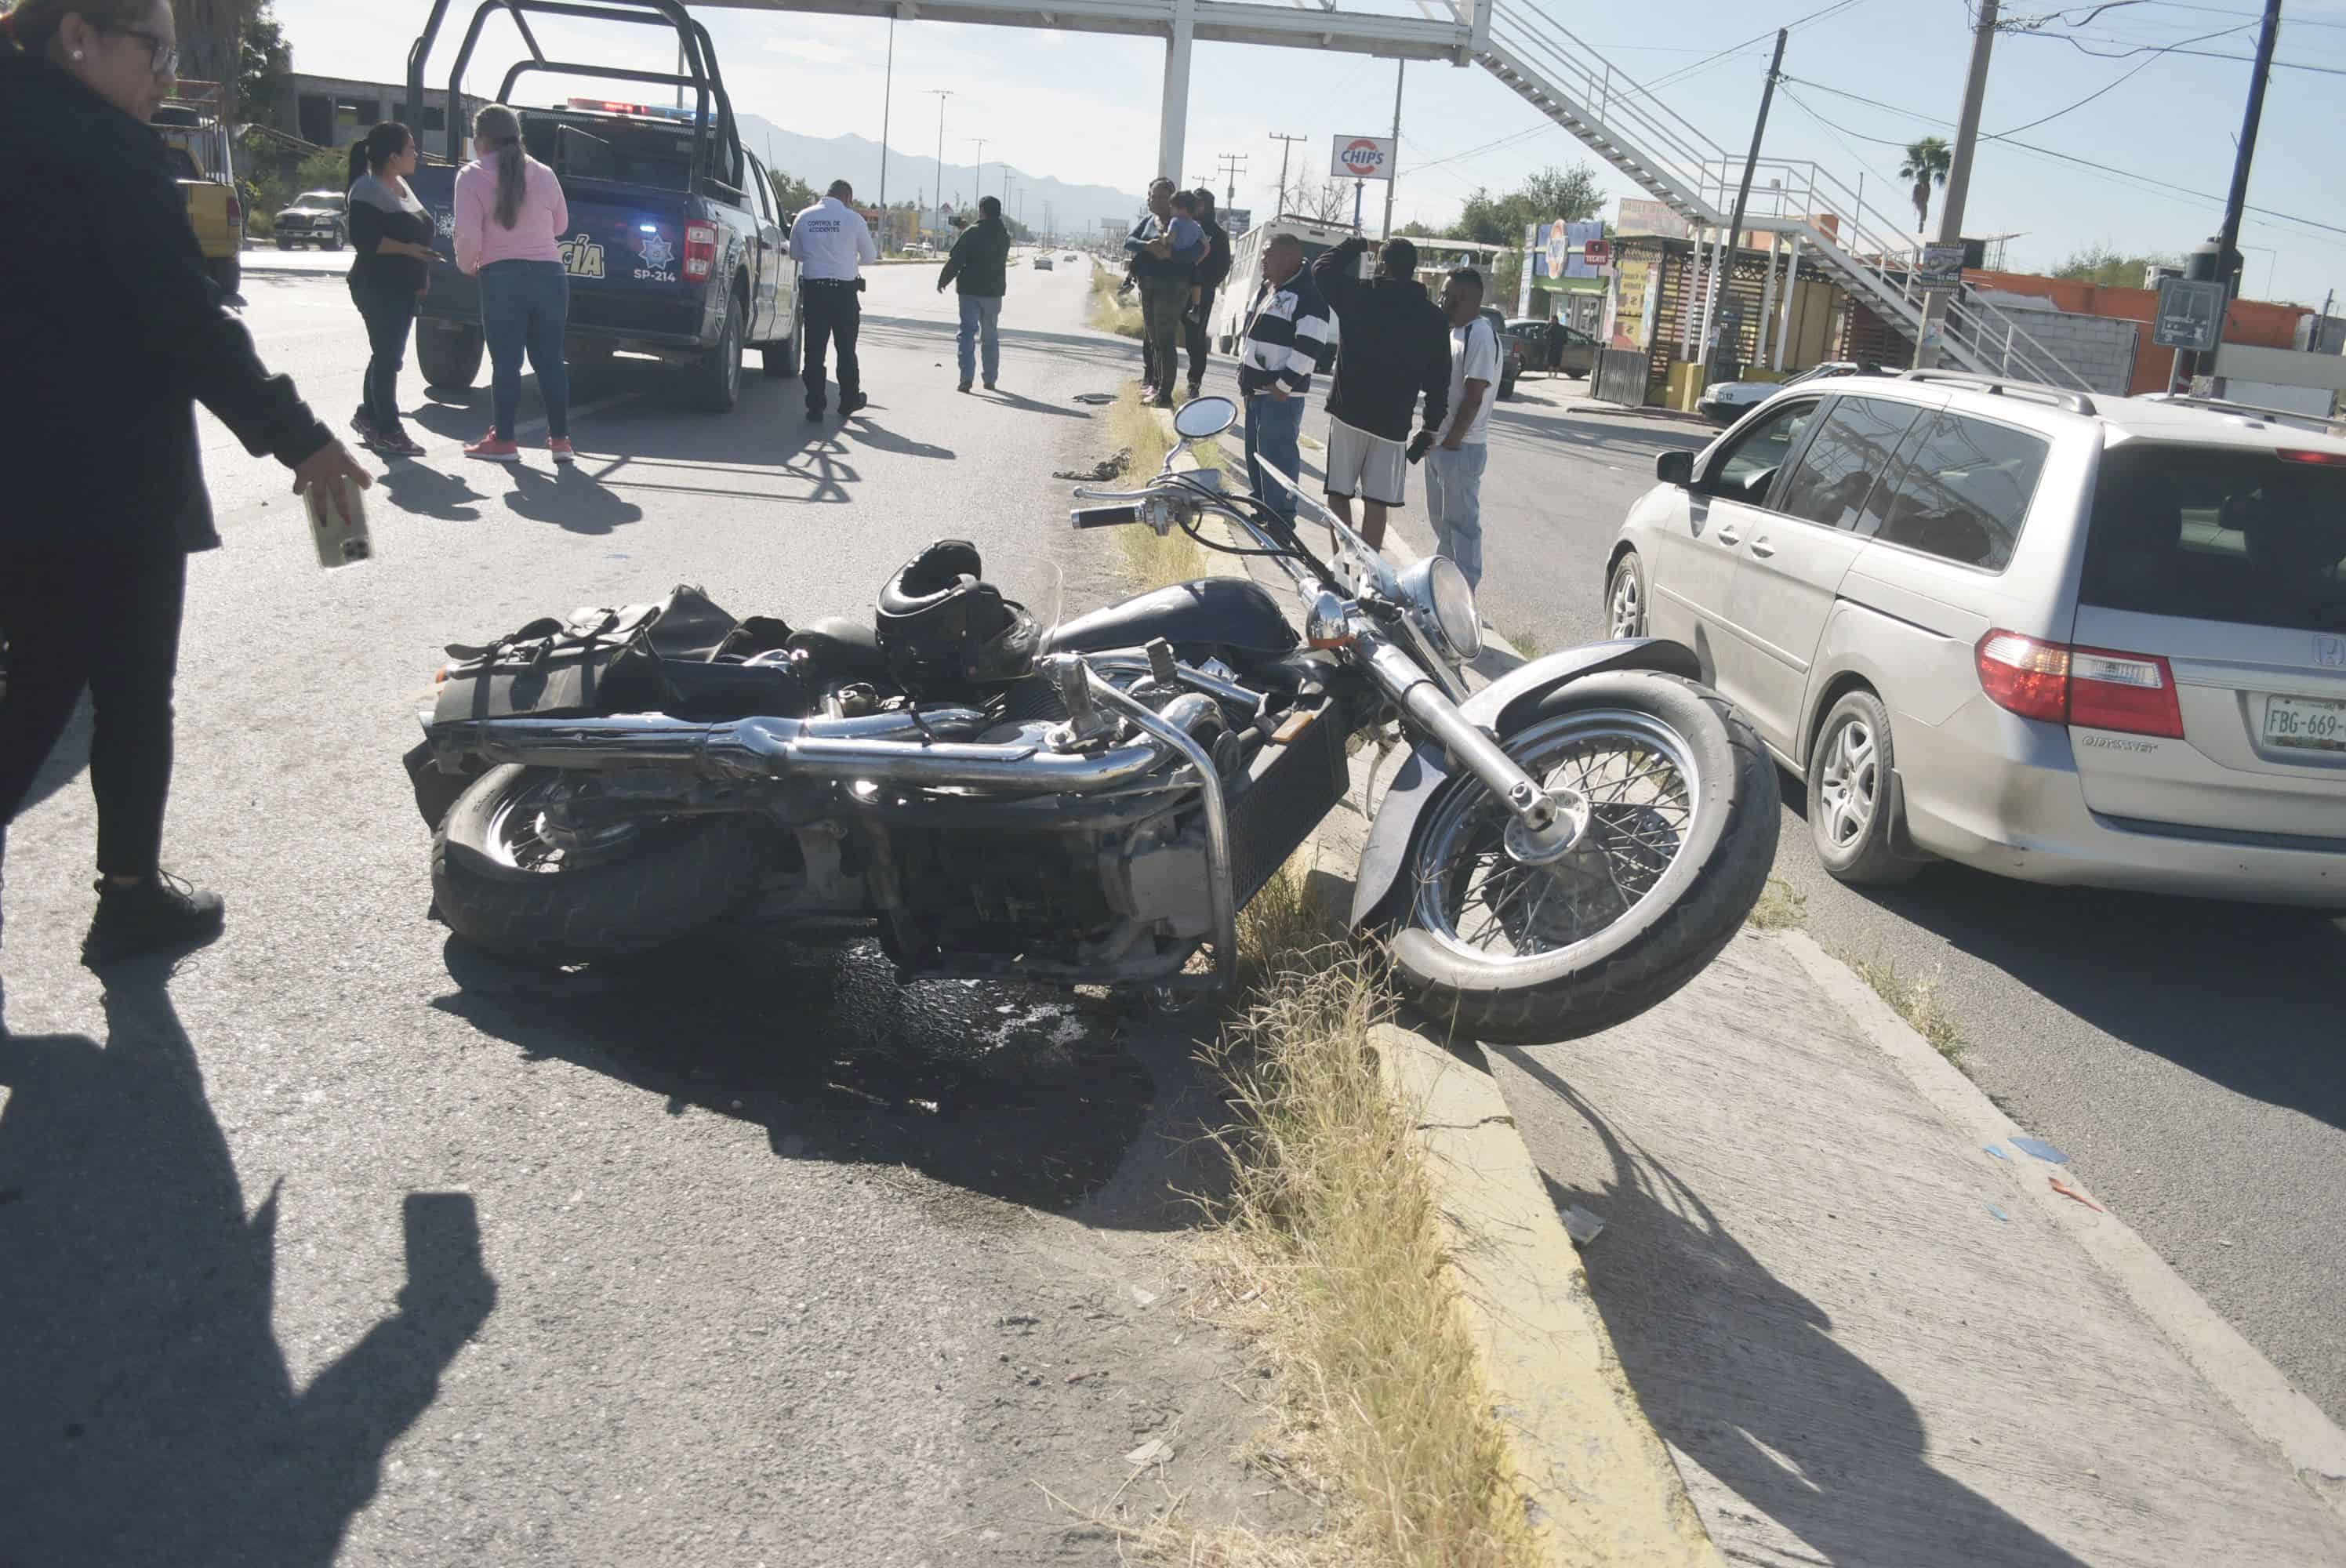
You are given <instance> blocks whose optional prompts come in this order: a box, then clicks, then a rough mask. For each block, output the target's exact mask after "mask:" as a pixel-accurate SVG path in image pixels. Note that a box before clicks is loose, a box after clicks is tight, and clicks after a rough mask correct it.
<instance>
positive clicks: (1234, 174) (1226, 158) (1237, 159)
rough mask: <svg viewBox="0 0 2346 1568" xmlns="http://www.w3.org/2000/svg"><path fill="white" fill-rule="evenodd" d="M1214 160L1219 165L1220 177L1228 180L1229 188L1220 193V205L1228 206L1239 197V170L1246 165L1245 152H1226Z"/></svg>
mask: <svg viewBox="0 0 2346 1568" xmlns="http://www.w3.org/2000/svg"><path fill="white" fill-rule="evenodd" d="M1214 161H1215V162H1216V163H1218V164H1219V165H1221V172H1222V178H1225V179H1227V180H1229V188H1228V189H1226V190H1225V191H1224V192H1223V193H1222V205H1223V206H1225V207H1228V206H1230V205H1232V204H1234V203H1235V202H1236V201H1237V200H1238V199H1239V170H1240V169H1242V168H1245V167H1246V161H1247V160H1246V154H1244V153H1242V152H1239V153H1230V152H1226V153H1223V154H1222V155H1221V156H1220V157H1219V158H1215V159H1214Z"/></svg>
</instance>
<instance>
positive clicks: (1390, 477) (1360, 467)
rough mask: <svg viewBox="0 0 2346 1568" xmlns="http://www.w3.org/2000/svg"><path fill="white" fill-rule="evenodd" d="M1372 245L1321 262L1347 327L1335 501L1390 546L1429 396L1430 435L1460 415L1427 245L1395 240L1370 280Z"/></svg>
mask: <svg viewBox="0 0 2346 1568" xmlns="http://www.w3.org/2000/svg"><path fill="white" fill-rule="evenodd" d="M1368 248H1369V242H1368V240H1367V239H1362V238H1360V237H1358V236H1355V237H1354V238H1352V239H1347V240H1345V241H1344V242H1343V243H1342V244H1341V245H1339V246H1337V247H1336V248H1335V249H1332V250H1330V251H1328V252H1326V253H1325V254H1324V255H1322V256H1321V258H1320V259H1319V260H1317V261H1314V262H1313V263H1312V264H1311V275H1312V278H1313V280H1315V281H1317V282H1318V283H1319V285H1320V292H1321V297H1322V298H1324V299H1325V300H1327V301H1328V308H1329V309H1330V310H1331V311H1334V312H1335V315H1336V321H1337V325H1338V327H1339V329H1340V331H1339V333H1338V337H1337V343H1336V375H1335V379H1334V381H1333V382H1331V383H1330V385H1329V389H1328V503H1329V506H1330V508H1331V510H1332V511H1334V513H1335V514H1336V515H1337V516H1339V517H1341V518H1342V519H1343V520H1344V521H1345V522H1346V523H1350V522H1352V497H1353V496H1355V495H1357V496H1359V497H1360V498H1361V503H1362V506H1361V511H1362V518H1361V537H1362V538H1363V539H1366V540H1367V541H1368V542H1369V543H1370V544H1372V545H1377V546H1379V547H1382V545H1383V544H1384V539H1385V514H1386V513H1387V512H1388V511H1390V510H1391V509H1392V508H1393V507H1395V506H1398V505H1400V504H1402V496H1403V492H1404V489H1405V484H1404V481H1405V479H1406V477H1407V474H1408V464H1407V456H1408V453H1407V449H1406V448H1405V446H1404V445H1403V443H1405V442H1407V441H1408V440H1409V416H1410V413H1411V412H1412V410H1413V408H1414V407H1415V406H1416V403H1417V400H1418V396H1419V394H1420V393H1423V394H1424V397H1425V423H1424V426H1423V431H1424V433H1425V438H1426V439H1427V440H1428V441H1431V440H1432V434H1433V432H1434V431H1435V430H1438V429H1440V428H1441V425H1442V420H1443V415H1444V414H1446V413H1447V412H1449V410H1450V323H1449V321H1447V320H1446V319H1445V318H1444V317H1443V314H1442V308H1441V307H1440V306H1438V305H1436V304H1435V303H1434V302H1433V300H1431V299H1429V298H1427V297H1426V292H1425V285H1424V284H1423V283H1421V282H1419V281H1418V280H1417V276H1416V274H1417V247H1416V246H1414V245H1412V244H1411V243H1410V242H1409V241H1408V240H1406V239H1388V240H1386V241H1385V244H1384V249H1382V250H1381V251H1379V252H1378V253H1377V275H1376V276H1375V277H1374V278H1372V279H1370V280H1368V281H1367V282H1365V283H1364V282H1362V280H1361V257H1362V253H1363V252H1365V251H1366V250H1367V249H1368Z"/></svg>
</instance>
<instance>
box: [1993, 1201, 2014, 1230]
mask: <svg viewBox="0 0 2346 1568" xmlns="http://www.w3.org/2000/svg"><path fill="white" fill-rule="evenodd" d="M1987 1211H1988V1213H1990V1214H1992V1215H1994V1216H1995V1217H1996V1218H1998V1219H2000V1220H2002V1221H2004V1223H2005V1224H2006V1225H2010V1224H2011V1223H2012V1216H2010V1215H2008V1214H2006V1213H2004V1210H2002V1209H2000V1208H1998V1207H1995V1205H1994V1204H1990V1205H1988V1206H1987Z"/></svg>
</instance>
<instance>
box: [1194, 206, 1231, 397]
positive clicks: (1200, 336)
mask: <svg viewBox="0 0 2346 1568" xmlns="http://www.w3.org/2000/svg"><path fill="white" fill-rule="evenodd" d="M1197 197H1198V227H1199V228H1200V229H1204V230H1205V231H1206V253H1205V255H1204V256H1202V257H1200V258H1199V261H1198V265H1197V269H1196V270H1195V271H1194V272H1192V273H1191V275H1190V283H1191V285H1192V290H1193V291H1192V293H1191V295H1190V301H1189V315H1188V321H1185V322H1184V323H1183V332H1184V334H1185V335H1186V336H1187V337H1188V341H1189V395H1190V396H1191V397H1193V398H1194V397H1196V396H1198V395H1199V393H1201V392H1204V391H1205V390H1206V349H1207V324H1208V323H1209V322H1210V321H1212V320H1213V319H1214V296H1215V294H1216V293H1218V292H1219V290H1220V289H1221V286H1222V283H1223V281H1224V280H1226V279H1228V278H1229V275H1230V236H1229V230H1228V229H1224V228H1223V227H1222V226H1221V225H1220V224H1219V222H1217V221H1215V219H1214V193H1213V192H1212V191H1210V190H1208V189H1207V188H1205V187H1204V186H1199V188H1198V193H1197Z"/></svg>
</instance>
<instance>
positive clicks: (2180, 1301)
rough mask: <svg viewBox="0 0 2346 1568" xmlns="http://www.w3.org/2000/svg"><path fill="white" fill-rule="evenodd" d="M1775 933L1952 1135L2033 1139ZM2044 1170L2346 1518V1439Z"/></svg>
mask: <svg viewBox="0 0 2346 1568" xmlns="http://www.w3.org/2000/svg"><path fill="white" fill-rule="evenodd" d="M1772 934H1773V936H1774V939H1775V940H1776V941H1778V942H1781V943H1783V945H1784V947H1785V949H1786V950H1787V951H1788V952H1790V953H1791V954H1792V956H1793V957H1794V958H1795V959H1796V960H1798V961H1799V962H1800V967H1801V968H1802V969H1804V970H1806V971H1807V972H1808V974H1809V976H1810V978H1811V979H1812V980H1814V981H1815V982H1816V983H1817V985H1818V988H1819V989H1821V991H1823V992H1824V993H1825V995H1826V997H1827V998H1828V999H1829V1000H1831V1002H1833V1003H1835V1004H1836V1005H1838V1006H1839V1007H1840V1008H1841V1011H1842V1012H1843V1013H1846V1014H1847V1015H1848V1016H1849V1018H1850V1020H1851V1022H1852V1023H1855V1024H1856V1025H1857V1026H1858V1028H1859V1030H1860V1031H1861V1032H1862V1033H1864V1035H1865V1036H1866V1037H1867V1038H1868V1039H1869V1040H1871V1041H1872V1043H1873V1044H1875V1045H1877V1046H1879V1047H1880V1048H1881V1050H1882V1054H1884V1055H1886V1056H1888V1057H1889V1058H1890V1059H1891V1061H1892V1063H1893V1064H1896V1066H1897V1067H1898V1069H1899V1071H1900V1072H1901V1073H1902V1074H1904V1075H1905V1077H1906V1079H1907V1081H1908V1082H1909V1083H1911V1084H1913V1086H1914V1088H1915V1089H1916V1091H1917V1092H1919V1093H1920V1094H1921V1095H1922V1096H1923V1098H1924V1099H1925V1100H1928V1101H1929V1102H1930V1103H1931V1105H1932V1108H1933V1109H1934V1110H1936V1111H1937V1112H1938V1113H1939V1115H1942V1116H1943V1117H1944V1118H1945V1119H1946V1121H1947V1123H1948V1125H1951V1126H1953V1127H1957V1128H1960V1129H1962V1130H1964V1132H1965V1133H1967V1134H1968V1135H1971V1136H1973V1137H1975V1138H1977V1139H1978V1140H1979V1141H1980V1142H1981V1143H1983V1144H1989V1143H1997V1142H2008V1141H2009V1140H2010V1139H2012V1138H2013V1137H2015V1136H2025V1135H2026V1129H2025V1128H2024V1127H2022V1126H2021V1125H2019V1124H2018V1123H2016V1122H2015V1121H2014V1120H2013V1119H2012V1118H2011V1117H2009V1116H2007V1115H2004V1112H2002V1111H2001V1110H1999V1109H1997V1108H1996V1105H1995V1103H1994V1101H1992V1100H1990V1099H1989V1098H1988V1097H1987V1095H1986V1094H1985V1093H1984V1092H1983V1091H1982V1090H1981V1088H1980V1087H1979V1085H1978V1084H1974V1083H1973V1082H1972V1081H1971V1080H1970V1079H1969V1078H1966V1077H1964V1074H1962V1073H1960V1072H1958V1071H1957V1070H1956V1069H1955V1067H1954V1066H1953V1064H1951V1063H1949V1062H1948V1061H1947V1060H1946V1059H1945V1058H1944V1057H1943V1056H1941V1055H1940V1054H1938V1053H1937V1052H1936V1051H1934V1050H1933V1049H1932V1048H1931V1046H1930V1044H1929V1043H1928V1042H1926V1041H1925V1040H1923V1037H1922V1036H1921V1035H1920V1034H1917V1033H1915V1032H1914V1031H1913V1029H1912V1028H1910V1027H1908V1026H1907V1023H1906V1022H1905V1020H1903V1019H1902V1018H1900V1017H1899V1016H1898V1015H1897V1013H1893V1012H1892V1011H1891V1009H1890V1005H1889V1004H1888V1003H1885V1002H1883V1001H1882V998H1881V997H1879V996H1877V995H1875V994H1874V993H1873V989H1872V987H1871V986H1869V985H1867V984H1866V983H1864V982H1863V981H1862V980H1860V979H1859V978H1858V977H1857V975H1856V974H1855V973H1854V972H1851V969H1850V967H1849V966H1848V965H1847V964H1845V963H1843V962H1841V960H1839V959H1837V958H1835V957H1833V956H1832V954H1831V953H1830V952H1826V951H1825V950H1824V949H1823V948H1822V947H1821V946H1819V945H1818V943H1817V942H1816V941H1815V939H1813V938H1812V937H1810V936H1809V935H1807V934H1806V933H1805V932H1774V933H1772ZM2041 1163H2042V1162H2039V1161H2036V1160H2034V1159H2033V1158H2030V1157H2027V1156H2021V1159H2020V1163H2019V1166H2017V1167H2016V1168H2015V1170H2014V1171H2013V1172H2012V1175H2013V1176H2014V1179H2015V1182H2016V1183H2017V1185H2018V1186H2020V1187H2021V1188H2023V1189H2024V1190H2025V1192H2026V1194H2027V1196H2028V1199H2029V1201H2030V1202H2032V1203H2034V1204H2035V1205H2036V1207H2038V1208H2040V1209H2042V1210H2043V1211H2044V1212H2045V1215H2047V1216H2048V1217H2050V1218H2051V1219H2052V1220H2053V1221H2054V1223H2055V1224H2056V1225H2058V1226H2059V1227H2061V1228H2062V1229H2063V1230H2064V1231H2065V1232H2066V1233H2067V1234H2068V1235H2069V1236H2070V1237H2074V1238H2075V1239H2076V1242H2077V1244H2078V1246H2079V1247H2083V1248H2084V1249H2085V1252H2086V1256H2087V1257H2091V1258H2092V1259H2093V1260H2094V1262H2095V1263H2096V1265H2098V1266H2099V1267H2100V1268H2101V1269H2102V1270H2103V1271H2104V1272H2105V1273H2106V1274H2108V1275H2109V1276H2110V1277H2111V1278H2113V1279H2114V1280H2116V1281H2117V1285H2118V1288H2120V1289H2121V1290H2123V1291H2124V1292H2125V1293H2126V1295H2127V1299H2128V1300H2130V1301H2132V1302H2133V1303H2134V1306H2135V1308H2136V1310H2137V1311H2139V1312H2140V1313H2142V1315H2143V1316H2144V1317H2145V1318H2147V1319H2149V1320H2150V1322H2151V1324H2152V1325H2153V1326H2154V1327H2155V1328H2157V1329H2158V1331H2159V1332H2160V1333H2161V1334H2164V1335H2165V1336H2166V1337H2167V1339H2168V1340H2169V1341H2170V1342H2171V1343H2172V1344H2173V1345H2174V1346H2175V1348H2176V1349H2178V1350H2179V1351H2181V1352H2182V1355H2183V1359H2185V1360H2186V1361H2188V1362H2189V1363H2190V1364H2191V1367H2192V1369H2193V1370H2195V1371H2197V1372H2198V1374H2199V1376H2200V1377H2201V1378H2202V1379H2203V1380H2206V1382H2207V1384H2208V1387H2209V1388H2210V1389H2212V1390H2215V1392H2216V1394H2217V1395H2218V1397H2219V1398H2220V1399H2222V1400H2224V1402H2225V1403H2226V1404H2229V1406H2231V1408H2232V1410H2234V1412H2235V1413H2237V1414H2238V1415H2239V1418H2240V1419H2241V1420H2243V1421H2245V1422H2247V1423H2248V1427H2249V1431H2253V1432H2255V1433H2256V1434H2257V1436H2259V1437H2260V1438H2262V1439H2263V1440H2264V1441H2266V1442H2268V1443H2270V1444H2271V1445H2272V1446H2273V1447H2274V1448H2275V1449H2277V1450H2278V1451H2280V1455H2281V1457H2282V1458H2283V1459H2284V1460H2286V1461H2288V1463H2289V1467H2290V1470H2291V1471H2294V1472H2295V1473H2296V1475H2297V1478H2298V1480H2299V1481H2300V1482H2301V1483H2302V1484H2303V1485H2304V1486H2305V1488H2306V1489H2307V1490H2308V1491H2309V1492H2312V1493H2313V1495H2314V1496H2315V1497H2317V1498H2319V1499H2320V1500H2321V1502H2322V1503H2323V1504H2324V1505H2325V1506H2326V1507H2328V1508H2329V1509H2330V1510H2331V1512H2333V1513H2335V1514H2337V1515H2338V1516H2339V1517H2341V1519H2346V1431H2340V1429H2339V1427H2338V1425H2337V1423H2336V1422H2334V1421H2332V1420H2331V1419H2330V1418H2329V1417H2328V1416H2327V1415H2325V1414H2323V1413H2322V1410H2321V1407H2320V1406H2318V1405H2316V1404H2315V1403H2314V1402H2313V1401H2312V1400H2309V1399H2307V1398H2306V1397H2305V1396H2304V1395H2303V1394H2301V1393H2300V1392H2299V1391H2298V1390H2296V1389H2294V1388H2292V1387H2291V1386H2290V1381H2289V1380H2288V1379H2287V1378H2285V1377H2283V1376H2282V1375H2281V1373H2280V1369H2278V1368H2276V1367H2274V1365H2273V1364H2272V1363H2271V1362H2270V1361H2269V1360H2267V1359H2265V1358H2264V1355H2263V1353H2262V1352H2260V1351H2259V1350H2258V1349H2257V1348H2256V1347H2255V1346H2253V1345H2251V1344H2249V1342H2248V1341H2247V1340H2246V1339H2242V1338H2241V1337H2240V1334H2239V1330H2238V1329H2234V1328H2233V1327H2232V1326H2231V1325H2230V1324H2229V1323H2228V1322H2226V1321H2225V1320H2224V1319H2223V1318H2222V1317H2221V1316H2220V1315H2219V1313H2218V1312H2217V1311H2216V1310H2215V1308H2212V1307H2210V1306H2208V1303H2207V1302H2206V1301H2204V1300H2202V1299H2201V1298H2200V1296H2199V1293H2198V1291H2196V1290H2194V1289H2192V1288H2191V1287H2190V1286H2189V1285H2188V1284H2187V1283H2186V1282H2185V1281H2184V1279H2183V1277H2182V1276H2181V1275H2178V1273H2176V1272H2175V1270H2174V1269H2173V1268H2170V1267H2168V1263H2167V1260H2166V1259H2164V1258H2162V1257H2159V1256H2158V1254H2157V1252H2155V1251H2153V1250H2152V1249H2151V1247H2150V1245H2149V1244H2148V1243H2147V1242H2146V1241H2144V1240H2143V1239H2142V1237H2139V1236H2137V1235H2136V1234H2135V1233H2134V1231H2133V1230H2132V1229H2131V1228H2129V1227H2127V1225H2126V1224H2125V1223H2124V1222H2122V1221H2121V1220H2119V1219H2118V1218H2117V1216H2115V1215H2113V1214H2110V1213H2109V1212H2107V1211H2106V1209H2104V1210H2097V1209H2093V1208H2088V1207H2086V1206H2085V1205H2084V1204H2081V1203H2076V1202H2074V1201H2072V1200H2071V1199H2069V1198H2066V1197H2064V1196H2061V1195H2060V1194H2058V1193H2056V1192H2055V1191H2054V1190H2053V1189H2052V1188H2051V1187H2050V1186H2047V1185H2046V1184H2045V1182H2044V1181H2043V1180H2042V1179H2040V1178H2041V1176H2045V1175H2049V1174H2051V1173H2052V1171H2053V1169H2054V1167H2052V1166H2045V1168H2044V1169H2043V1170H2042V1171H2039V1170H2036V1169H2033V1168H2030V1167H2032V1166H2037V1165H2040V1164H2041ZM2060 1176H2061V1181H2062V1183H2063V1185H2065V1186H2068V1187H2070V1188H2072V1189H2073V1190H2075V1191H2076V1192H2078V1193H2080V1194H2083V1195H2084V1196H2086V1197H2088V1198H2091V1197H2092V1196H2093V1194H2092V1193H2091V1191H2090V1190H2089V1189H2088V1188H2087V1187H2086V1184H2085V1183H2084V1182H2083V1181H2082V1180H2080V1179H2079V1178H2078V1177H2077V1176H2076V1175H2074V1174H2072V1173H2071V1172H2069V1171H2068V1170H2067V1169H2066V1168H2063V1169H2062V1170H2061V1172H2060Z"/></svg>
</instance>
